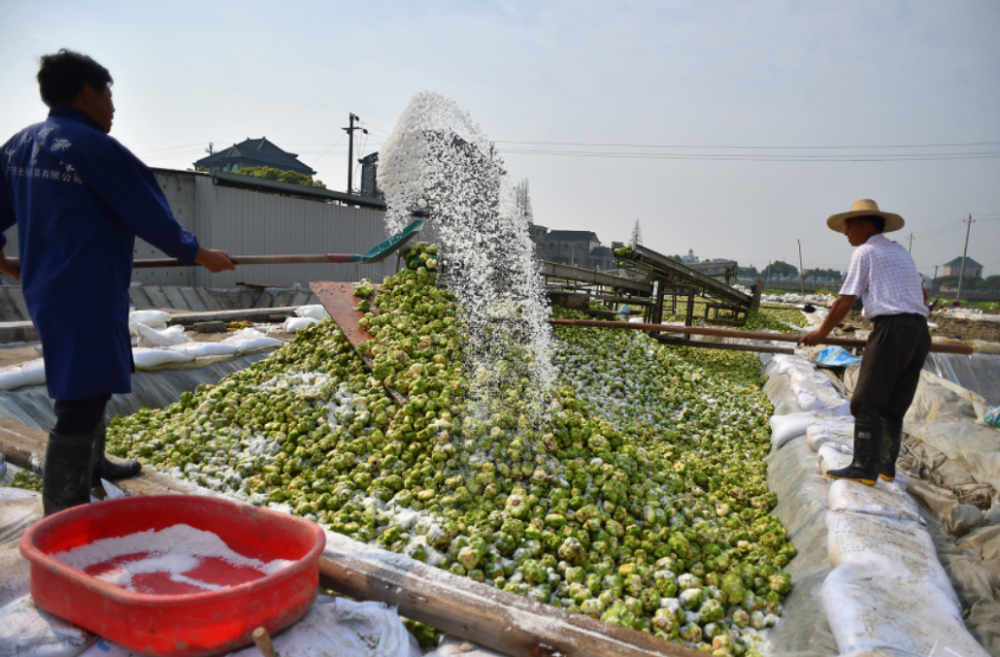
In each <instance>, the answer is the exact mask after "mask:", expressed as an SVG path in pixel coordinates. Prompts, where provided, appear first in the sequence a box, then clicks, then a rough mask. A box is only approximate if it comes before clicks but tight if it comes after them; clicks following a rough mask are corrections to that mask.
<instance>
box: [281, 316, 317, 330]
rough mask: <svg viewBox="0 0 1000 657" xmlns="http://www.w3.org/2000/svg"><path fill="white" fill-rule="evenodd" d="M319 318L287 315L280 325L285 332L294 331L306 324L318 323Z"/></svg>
mask: <svg viewBox="0 0 1000 657" xmlns="http://www.w3.org/2000/svg"><path fill="white" fill-rule="evenodd" d="M319 322H320V320H318V319H316V318H315V317H312V316H307V317H289V318H288V319H286V320H285V323H284V324H283V325H282V328H283V329H284V331H285V333H295V332H296V331H298V330H299V329H304V328H306V327H307V326H312V325H313V324H319Z"/></svg>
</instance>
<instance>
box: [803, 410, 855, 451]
mask: <svg viewBox="0 0 1000 657" xmlns="http://www.w3.org/2000/svg"><path fill="white" fill-rule="evenodd" d="M806 443H807V444H808V445H809V449H811V450H812V451H814V452H818V451H819V448H820V447H822V446H823V445H830V446H831V447H833V448H834V449H836V450H838V451H841V452H843V453H845V454H853V453H854V418H843V420H840V421H834V419H830V420H818V421H816V422H813V423H811V424H810V425H809V428H808V429H806Z"/></svg>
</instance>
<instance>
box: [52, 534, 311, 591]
mask: <svg viewBox="0 0 1000 657" xmlns="http://www.w3.org/2000/svg"><path fill="white" fill-rule="evenodd" d="M139 554H145V555H147V556H146V557H145V558H143V559H137V560H135V561H127V562H123V563H120V564H117V565H115V566H114V567H113V568H111V569H110V570H108V571H106V572H103V573H101V574H100V575H97V576H96V577H97V579H100V580H102V581H105V582H108V583H110V584H114V585H116V586H120V587H122V588H124V589H128V590H129V591H133V592H139V591H137V590H136V589H135V587H134V586H133V585H132V578H133V577H134V576H136V575H141V574H150V573H167V574H169V575H170V579H171V580H172V581H174V582H177V583H180V584H188V585H191V586H195V587H197V588H201V589H204V590H205V591H214V590H216V589H221V588H225V586H220V585H218V584H210V583H208V582H202V581H200V580H197V579H192V578H190V577H186V576H185V575H184V573H188V572H191V571H192V570H194V569H195V568H197V567H198V566H199V565H200V564H201V562H202V560H204V559H209V558H216V559H219V560H221V561H224V562H226V563H227V564H229V565H231V566H234V567H236V568H249V569H253V570H256V571H258V572H260V573H262V574H263V575H271V574H273V573H276V572H279V571H281V570H282V569H284V568H287V567H288V566H290V565H292V563H294V562H293V561H288V560H285V559H275V560H274V561H268V562H264V561H261V560H259V559H252V558H250V557H245V556H243V555H242V554H239V553H237V552H235V551H233V549H232V548H230V547H229V546H228V545H226V543H225V541H223V540H222V539H221V538H219V536H217V535H216V534H214V533H212V532H208V531H203V530H200V529H195V528H194V527H191V526H190V525H174V526H173V527H167V528H165V529H162V530H160V531H156V530H153V529H150V530H148V531H144V532H136V533H135V534H129V535H128V536H119V537H116V538H103V539H100V540H98V541H94V542H93V543H89V544H87V545H82V546H80V547H78V548H74V549H73V550H69V551H68V552H60V553H58V554H55V555H53V558H54V559H56V560H57V561H61V562H62V563H64V564H66V565H67V566H72V567H73V568H76V569H78V570H86V569H87V568H90V567H92V566H97V565H99V564H106V563H108V562H111V561H113V560H115V559H118V558H121V557H126V556H128V555H139Z"/></svg>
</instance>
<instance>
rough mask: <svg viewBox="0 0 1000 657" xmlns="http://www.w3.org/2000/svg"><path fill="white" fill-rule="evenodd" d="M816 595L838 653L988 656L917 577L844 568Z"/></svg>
mask: <svg viewBox="0 0 1000 657" xmlns="http://www.w3.org/2000/svg"><path fill="white" fill-rule="evenodd" d="M830 515H831V516H833V515H837V514H834V513H831V514H830ZM822 595H823V606H824V607H825V608H826V618H827V621H829V623H830V629H831V630H832V631H833V636H834V638H835V639H836V640H837V646H838V647H839V648H840V652H841V654H844V653H847V652H850V651H852V650H858V649H861V648H895V649H897V650H902V651H905V652H908V653H912V654H913V655H935V656H940V655H949V656H950V657H989V653H987V652H986V651H985V650H984V649H983V647H982V646H980V645H979V643H978V642H976V640H975V639H974V638H973V637H972V635H971V634H969V632H968V630H966V629H965V625H964V624H963V623H962V617H961V616H960V615H959V608H958V607H957V606H955V605H952V604H949V603H948V598H947V597H946V596H944V595H943V594H942V592H941V591H940V590H939V589H938V588H937V587H936V586H935V585H934V584H932V583H930V582H925V581H921V579H920V578H919V577H902V576H901V577H892V576H890V575H887V574H886V573H885V572H884V571H883V570H881V569H878V568H871V567H865V566H863V565H860V564H859V565H844V566H840V567H838V568H834V569H833V572H831V573H830V575H829V576H828V577H827V578H826V581H825V582H824V583H823V593H822Z"/></svg>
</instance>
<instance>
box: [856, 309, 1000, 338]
mask: <svg viewBox="0 0 1000 657" xmlns="http://www.w3.org/2000/svg"><path fill="white" fill-rule="evenodd" d="M847 321H848V322H850V323H851V324H853V325H855V326H860V327H862V328H864V329H865V330H870V329H871V327H872V325H871V322H869V321H868V320H867V319H865V318H863V317H862V316H861V313H859V312H858V311H856V310H852V311H851V312H850V313H848V315H847ZM928 321H930V322H932V323H934V324H937V325H938V328H936V329H935V328H932V329H931V335H932V336H935V335H940V336H942V337H945V338H951V339H953V340H986V341H987V342H1000V322H987V321H981V320H980V321H977V320H972V319H952V318H950V317H947V316H945V315H937V314H935V315H933V316H931V318H930V319H929V320H928Z"/></svg>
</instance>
